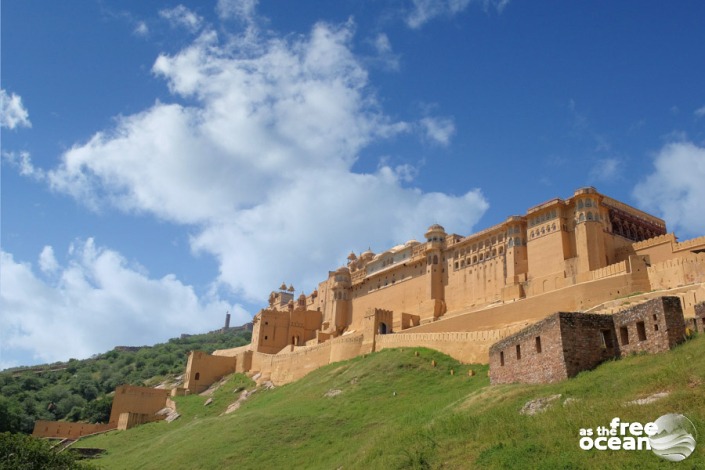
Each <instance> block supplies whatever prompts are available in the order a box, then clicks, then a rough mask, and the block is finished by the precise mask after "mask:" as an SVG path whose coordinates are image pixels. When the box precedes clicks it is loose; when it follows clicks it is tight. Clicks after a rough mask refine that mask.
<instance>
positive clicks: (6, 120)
mask: <svg viewBox="0 0 705 470" xmlns="http://www.w3.org/2000/svg"><path fill="white" fill-rule="evenodd" d="M0 127H5V128H7V129H16V128H18V127H32V123H31V122H30V121H29V112H28V111H27V108H25V107H24V105H23V104H22V97H21V96H19V95H16V94H14V93H12V94H10V95H8V94H7V92H6V91H5V90H3V89H0Z"/></svg>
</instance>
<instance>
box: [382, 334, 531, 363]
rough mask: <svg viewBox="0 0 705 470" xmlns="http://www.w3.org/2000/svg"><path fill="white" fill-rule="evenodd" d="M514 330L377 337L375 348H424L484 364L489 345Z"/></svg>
mask: <svg viewBox="0 0 705 470" xmlns="http://www.w3.org/2000/svg"><path fill="white" fill-rule="evenodd" d="M517 329H518V328H516V327H515V328H504V329H501V330H487V331H469V332H468V331H466V332H448V333H397V334H391V335H378V336H377V337H376V348H375V349H376V350H377V351H381V350H382V349H389V348H407V347H425V348H430V349H435V350H437V351H440V352H442V353H445V354H448V355H449V356H451V357H452V358H454V359H457V360H459V361H461V362H463V363H466V364H468V363H480V364H487V363H488V351H489V349H490V346H491V345H492V344H493V343H495V342H496V341H498V340H500V339H502V338H504V337H506V336H508V335H510V334H511V333H512V332H514V331H516V330H517Z"/></svg>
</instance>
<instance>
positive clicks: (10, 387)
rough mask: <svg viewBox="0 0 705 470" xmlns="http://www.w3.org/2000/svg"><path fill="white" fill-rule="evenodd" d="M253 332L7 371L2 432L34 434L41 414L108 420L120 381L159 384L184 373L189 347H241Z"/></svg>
mask: <svg viewBox="0 0 705 470" xmlns="http://www.w3.org/2000/svg"><path fill="white" fill-rule="evenodd" d="M250 335H251V334H250V332H249V331H244V330H230V331H228V332H225V333H209V334H204V335H193V336H189V337H186V338H176V339H171V340H169V341H168V342H167V343H162V344H157V345H155V346H152V347H144V348H140V349H139V350H136V351H130V350H120V349H114V350H112V351H109V352H107V353H105V354H100V355H97V356H95V357H93V358H91V359H86V360H80V361H79V360H76V359H71V360H69V361H68V362H66V363H56V364H51V365H47V366H39V367H32V368H24V369H11V370H7V371H4V372H2V373H0V432H5V431H9V432H24V433H30V432H32V429H33V427H34V422H35V421H36V420H40V419H43V420H66V421H88V422H91V423H101V422H107V420H108V418H109V416H110V407H111V405H112V396H111V393H112V392H113V391H114V390H115V387H117V386H118V385H123V384H130V385H147V386H151V385H156V384H158V383H159V382H160V381H162V380H164V379H166V378H167V377H170V376H175V375H179V374H182V373H183V372H184V369H185V367H186V359H187V357H188V352H189V351H191V350H194V349H198V350H203V351H206V352H212V351H214V350H216V349H223V348H233V347H237V346H242V345H244V344H247V343H249V342H250Z"/></svg>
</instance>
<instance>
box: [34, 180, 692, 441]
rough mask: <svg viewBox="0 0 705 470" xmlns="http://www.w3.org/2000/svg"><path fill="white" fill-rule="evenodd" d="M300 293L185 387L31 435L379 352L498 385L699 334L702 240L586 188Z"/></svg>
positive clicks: (375, 260)
mask: <svg viewBox="0 0 705 470" xmlns="http://www.w3.org/2000/svg"><path fill="white" fill-rule="evenodd" d="M294 292H295V291H294V288H293V286H288V287H287V286H286V284H282V285H281V287H280V288H279V289H278V290H277V291H274V292H272V293H271V294H270V296H269V302H268V305H267V307H266V308H264V309H262V310H261V311H260V312H259V313H257V314H256V315H255V317H254V319H253V327H252V328H253V329H252V342H251V343H250V344H249V345H247V346H244V347H240V348H235V349H227V350H220V351H215V352H214V353H213V354H212V355H211V354H206V353H204V352H202V351H193V352H191V354H190V355H189V359H188V363H187V365H186V373H185V377H184V383H183V387H179V388H175V389H173V390H171V391H167V390H160V389H151V388H144V387H132V386H122V387H119V388H118V390H116V394H115V398H114V400H113V407H112V411H111V415H110V422H109V423H108V424H87V423H64V422H46V421H38V422H37V423H35V429H34V434H35V435H36V436H41V437H54V438H56V437H61V438H66V439H76V438H79V437H81V436H84V435H88V434H92V433H96V432H106V431H109V430H113V429H129V428H130V427H133V426H136V425H139V424H142V423H146V422H150V421H155V420H160V419H166V420H169V419H172V418H170V416H174V414H175V407H176V405H175V403H174V402H173V401H172V400H171V399H170V396H174V395H181V394H186V393H200V392H202V391H204V390H205V389H207V388H208V387H209V386H210V385H211V384H213V383H214V382H216V381H217V380H218V379H220V378H221V377H223V376H225V375H227V374H230V373H233V372H242V373H247V374H248V375H250V376H251V377H252V378H253V379H255V380H256V381H257V382H258V383H263V382H267V381H271V382H272V383H274V384H284V383H287V382H291V381H293V380H296V379H298V378H301V377H303V376H304V375H306V374H307V373H309V372H310V371H312V370H314V369H316V368H318V367H321V366H324V365H326V364H329V363H331V362H336V361H342V360H345V359H350V358H352V357H355V356H358V355H362V354H367V353H370V352H373V351H379V350H382V349H385V348H398V347H417V346H423V347H428V348H432V349H437V350H439V351H442V352H444V353H446V354H449V355H450V356H453V357H454V358H456V359H458V360H460V361H463V362H466V363H489V364H490V380H491V382H492V383H508V382H533V383H537V382H551V381H557V380H563V379H565V378H568V377H572V376H573V375H575V374H577V373H578V372H580V371H581V370H585V369H589V368H592V367H594V366H595V365H597V364H599V363H600V362H602V361H604V360H607V359H610V358H616V357H620V356H624V355H627V354H631V353H633V352H661V351H665V350H668V349H670V348H671V347H673V346H674V345H676V344H678V343H679V342H681V341H683V339H684V337H685V335H686V334H687V331H688V328H690V329H691V330H700V331H705V237H699V238H696V239H693V240H689V241H685V242H678V241H677V239H676V237H675V236H674V235H673V234H672V233H668V232H667V231H666V225H665V223H664V221H663V220H661V219H659V218H657V217H654V216H652V215H649V214H647V213H645V212H642V211H640V210H638V209H635V208H633V207H630V206H628V205H626V204H624V203H621V202H619V201H616V200H614V199H612V198H610V197H608V196H605V195H603V194H600V193H598V192H597V191H596V190H595V189H594V188H583V189H579V190H577V191H576V192H575V194H574V195H573V197H571V198H569V199H566V200H564V199H553V200H551V201H548V202H545V203H543V204H539V205H538V206H534V207H532V208H530V209H529V210H528V211H527V213H526V214H525V215H521V216H512V217H509V218H508V219H507V220H506V221H504V222H503V223H501V224H499V225H496V226H494V227H490V228H488V229H486V230H483V231H481V232H478V233H475V234H472V235H468V236H461V235H456V234H452V233H451V234H448V233H446V231H445V229H444V228H443V227H442V226H440V225H432V226H431V227H429V228H428V230H427V231H426V233H425V234H424V241H423V242H419V241H416V240H410V241H408V242H406V243H404V244H402V245H397V246H395V247H392V248H390V249H389V250H387V251H384V252H382V253H377V254H375V253H372V252H371V251H366V252H364V253H360V254H359V255H356V254H355V253H350V255H349V256H348V261H347V265H346V266H341V267H339V268H338V269H336V270H335V271H330V272H328V276H327V277H326V278H325V279H324V280H323V281H322V282H321V283H319V284H318V287H317V288H316V289H314V290H313V292H311V293H310V294H309V295H304V294H301V295H299V296H298V297H296V298H295V294H294ZM684 314H685V317H684ZM227 321H228V320H226V327H227V325H228V324H227ZM687 325H690V327H688V326H687Z"/></svg>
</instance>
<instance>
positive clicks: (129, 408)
mask: <svg viewBox="0 0 705 470" xmlns="http://www.w3.org/2000/svg"><path fill="white" fill-rule="evenodd" d="M204 354H205V353H204ZM170 394H171V391H170V390H166V389H159V388H149V387H135V386H133V385H121V386H119V387H118V388H116V389H115V396H114V397H113V407H112V409H111V410H110V423H117V422H118V420H119V418H120V415H121V414H122V413H138V414H147V415H150V416H151V415H154V414H155V413H156V412H157V411H159V410H161V409H162V408H165V407H166V403H167V400H169V396H170Z"/></svg>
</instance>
